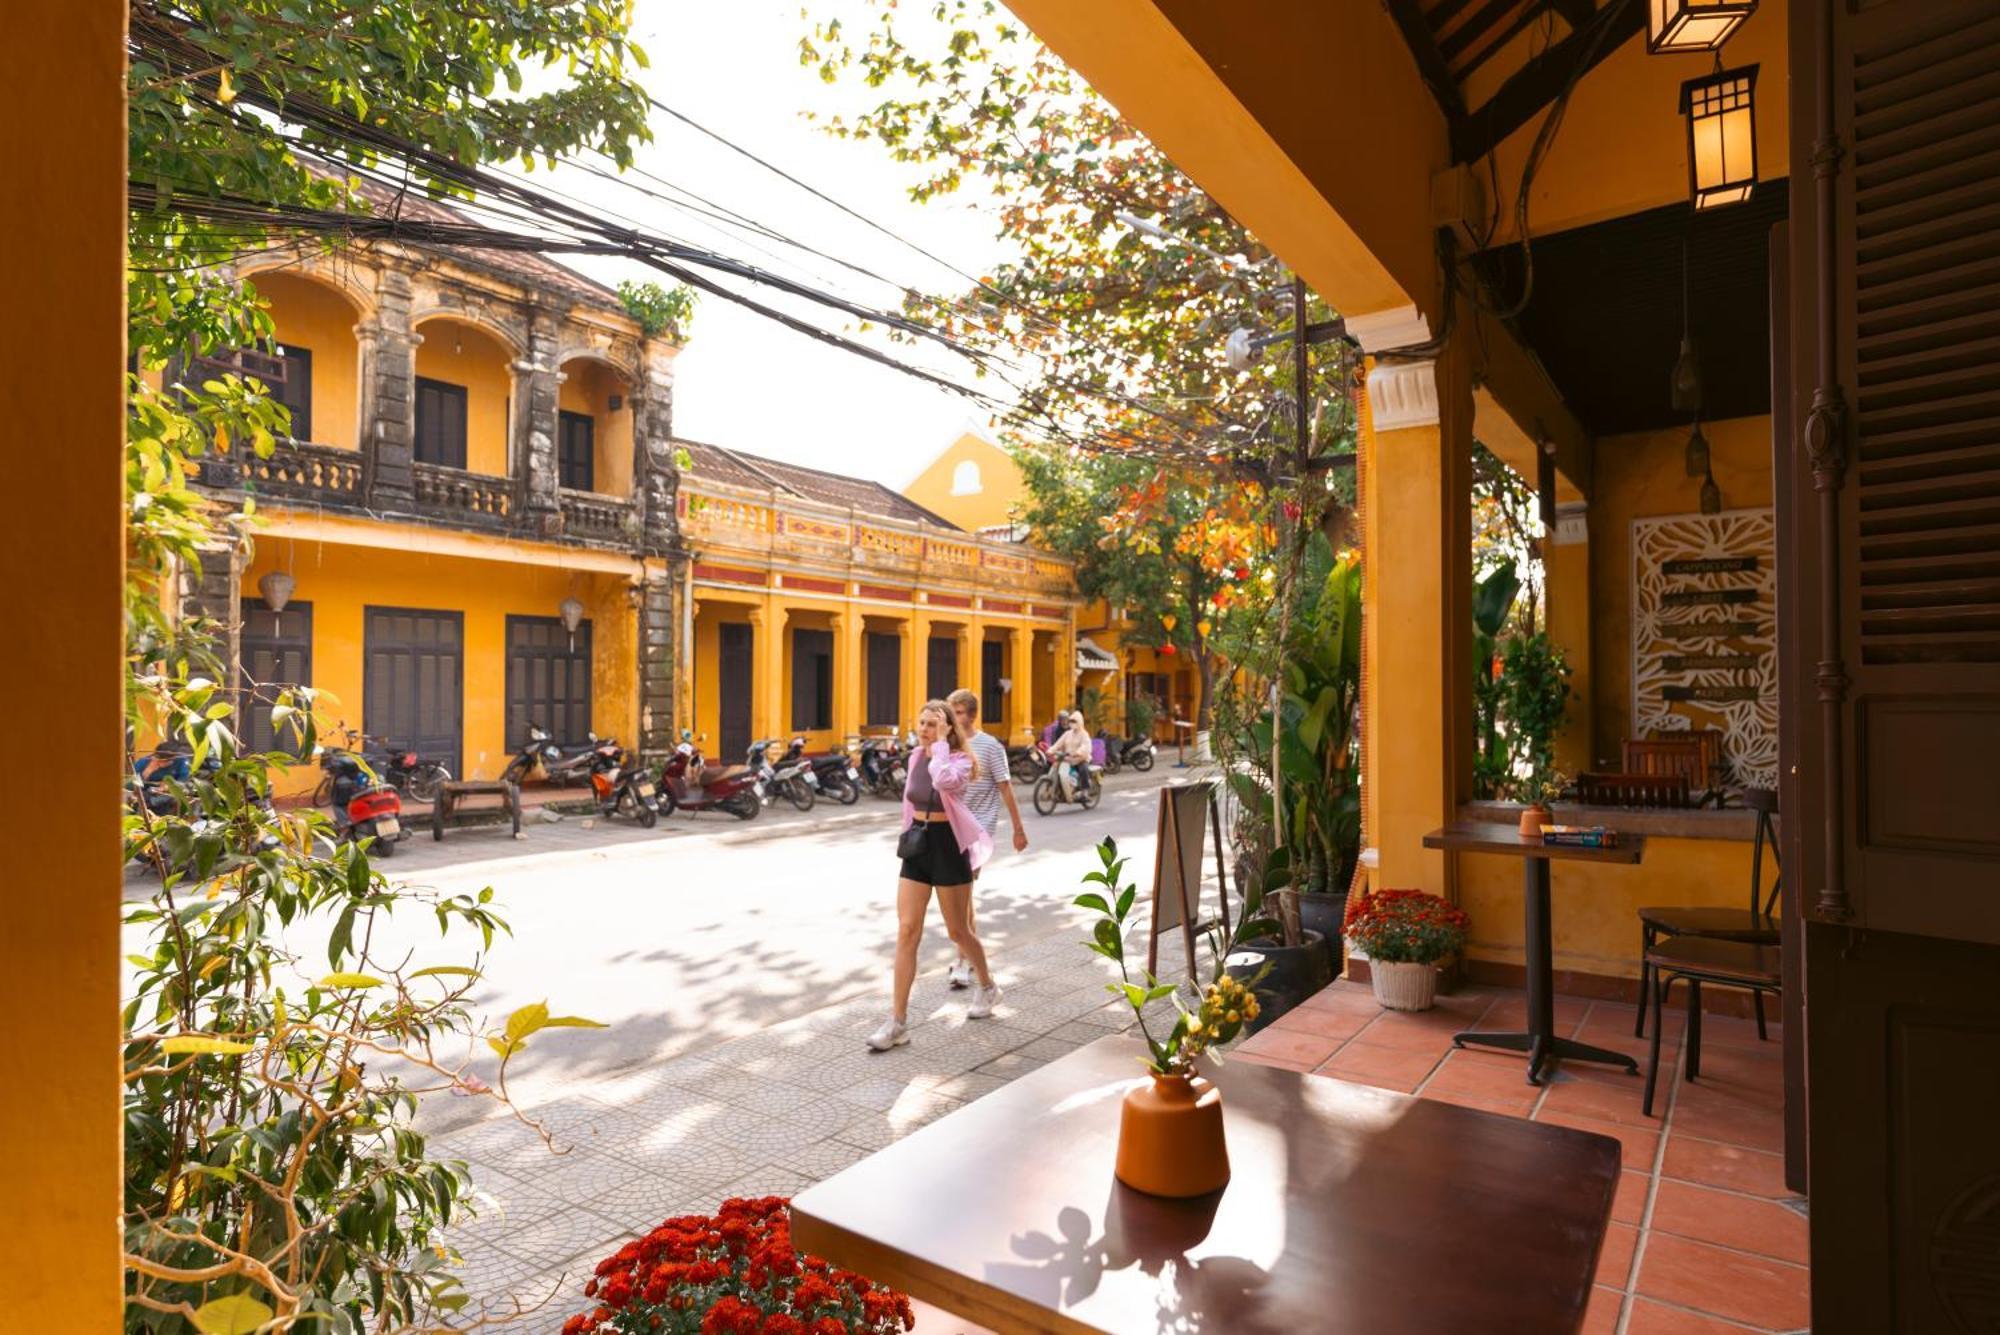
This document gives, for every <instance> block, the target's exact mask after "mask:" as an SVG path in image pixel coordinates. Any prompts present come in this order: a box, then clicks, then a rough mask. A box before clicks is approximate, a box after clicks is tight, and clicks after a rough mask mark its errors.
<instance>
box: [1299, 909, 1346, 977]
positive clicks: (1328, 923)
mask: <svg viewBox="0 0 2000 1335" xmlns="http://www.w3.org/2000/svg"><path fill="white" fill-rule="evenodd" d="M1346 917H1347V892H1346V891H1345V890H1341V891H1337V892H1335V893H1333V894H1326V895H1300V896H1299V925H1300V926H1301V927H1303V928H1305V929H1306V930H1307V931H1311V932H1318V933H1319V934H1320V936H1321V937H1323V938H1325V943H1326V962H1327V965H1328V967H1329V968H1331V969H1332V971H1333V972H1332V975H1331V976H1332V977H1334V978H1338V977H1340V975H1341V974H1342V973H1343V972H1344V971H1345V970H1346V968H1347V961H1346V959H1345V958H1344V955H1345V951H1343V950H1342V948H1341V947H1342V945H1343V942H1344V938H1343V937H1342V935H1341V923H1342V922H1343V921H1344V920H1345V919H1346Z"/></svg>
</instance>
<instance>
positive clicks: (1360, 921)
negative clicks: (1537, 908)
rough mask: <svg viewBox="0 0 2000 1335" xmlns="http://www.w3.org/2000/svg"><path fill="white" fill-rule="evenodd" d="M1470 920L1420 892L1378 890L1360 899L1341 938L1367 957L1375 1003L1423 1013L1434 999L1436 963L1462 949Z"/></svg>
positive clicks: (1454, 908)
mask: <svg viewBox="0 0 2000 1335" xmlns="http://www.w3.org/2000/svg"><path fill="white" fill-rule="evenodd" d="M1471 926H1472V919H1471V918H1469V917H1468V916H1466V912H1465V910H1464V909H1461V908H1459V907H1458V906H1456V905H1454V904H1447V903H1445V901H1444V900H1442V899H1440V898H1438V897H1437V896H1436V895H1430V894H1425V893H1424V892H1423V891H1421V890H1378V891H1376V892H1375V893H1374V894H1372V895H1370V896H1368V898H1366V899H1364V900H1363V901H1361V905H1360V907H1359V908H1357V909H1356V910H1355V912H1354V914H1353V915H1352V916H1351V917H1350V919H1349V920H1348V927H1347V934H1348V936H1349V937H1350V938H1352V939H1353V941H1354V944H1355V945H1357V946H1359V947H1360V948H1361V949H1362V950H1364V951H1365V952H1367V955H1368V976H1369V981H1370V982H1371V983H1372V985H1373V986H1374V989H1375V1000H1376V1001H1377V1002H1379V1003H1380V1004H1381V1005H1382V1006H1384V1007H1385V1008H1387V1009H1389V1010H1396V1011H1426V1010H1429V1009H1430V1008H1431V1006H1432V1005H1433V1004H1434V1003H1435V1002H1436V1001H1437V962H1438V961H1439V960H1441V959H1443V958H1445V957H1446V956H1447V955H1455V954H1457V953H1458V952H1459V951H1460V950H1461V949H1463V948H1464V946H1465V933H1466V931H1467V929H1468V928H1470V927H1471Z"/></svg>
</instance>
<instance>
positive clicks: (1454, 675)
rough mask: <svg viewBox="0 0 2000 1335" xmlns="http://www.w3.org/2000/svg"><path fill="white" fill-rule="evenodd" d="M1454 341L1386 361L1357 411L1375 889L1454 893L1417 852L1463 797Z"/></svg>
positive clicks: (1466, 551) (1431, 861)
mask: <svg viewBox="0 0 2000 1335" xmlns="http://www.w3.org/2000/svg"><path fill="white" fill-rule="evenodd" d="M1462 342H1463V338H1462V337H1461V338H1459V339H1454V340H1452V342H1451V344H1450V345H1448V346H1447V348H1446V350H1445V352H1444V354H1443V355H1442V356H1441V357H1440V358H1439V360H1437V361H1436V362H1407V361H1400V362H1398V361H1384V362H1378V363H1376V364H1375V365H1374V366H1373V367H1372V368H1371V370H1370V372H1369V376H1368V390H1367V396H1366V398H1367V405H1366V406H1367V412H1366V413H1364V415H1363V431H1362V438H1361V449H1362V451H1363V456H1364V457H1363V460H1362V485H1363V488H1364V490H1363V497H1362V500H1363V504H1362V516H1363V518H1362V540H1363V543H1364V545H1365V560H1366V565H1365V574H1364V579H1365V581H1366V593H1365V598H1366V602H1365V606H1366V608H1367V613H1366V617H1365V620H1364V622H1363V637H1364V640H1365V642H1366V648H1365V653H1366V656H1367V658H1366V661H1367V665H1368V676H1367V689H1366V691H1365V692H1364V696H1363V703H1362V708H1363V711H1364V713H1363V727H1364V733H1363V748H1364V756H1363V765H1364V768H1363V771H1362V772H1363V773H1364V774H1365V775H1367V776H1368V777H1367V784H1366V788H1365V790H1364V791H1365V792H1366V793H1367V801H1368V812H1367V817H1368V822H1367V829H1368V834H1369V838H1370V842H1371V843H1372V845H1373V846H1374V847H1375V848H1376V849H1377V850H1378V853H1379V859H1380V860H1379V864H1378V867H1379V873H1378V875H1377V876H1376V878H1375V884H1376V885H1378V886H1396V887H1399V888H1401V887H1421V888H1423V889H1426V890H1430V891H1432V892H1434V893H1442V894H1448V893H1449V892H1450V891H1451V888H1452V887H1451V882H1450V878H1449V873H1448V871H1447V868H1446V865H1445V859H1444V856H1443V855H1442V854H1440V853H1436V852H1432V851H1430V850H1427V849H1425V848H1424V847H1423V837H1424V835H1425V834H1426V833H1428V832H1429V831H1431V830H1433V829H1435V828H1437V827H1438V826H1440V825H1444V824H1446V823H1447V822H1449V821H1450V820H1451V819H1452V818H1453V816H1454V815H1455V814H1456V811H1457V808H1458V804H1459V802H1460V801H1461V800H1463V799H1464V798H1465V797H1466V796H1467V795H1469V790H1470V783H1471V762H1470V741H1471V733H1472V688H1471V678H1470V675H1469V674H1470V672H1471V667H1470V655H1471V638H1472V622H1471V616H1472V613H1471V556H1470V552H1471V533H1470V527H1471V520H1470V509H1471V503H1470V490H1471V446H1472V393H1471V382H1470V378H1469V376H1468V375H1467V373H1466V370H1465V356H1464V354H1463V352H1462V351H1461V350H1460V347H1459V345H1460V344H1462Z"/></svg>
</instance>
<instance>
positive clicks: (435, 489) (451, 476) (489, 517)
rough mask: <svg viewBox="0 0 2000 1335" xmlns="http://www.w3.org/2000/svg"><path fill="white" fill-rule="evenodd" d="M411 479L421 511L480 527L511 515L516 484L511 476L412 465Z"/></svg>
mask: <svg viewBox="0 0 2000 1335" xmlns="http://www.w3.org/2000/svg"><path fill="white" fill-rule="evenodd" d="M411 480H412V485H413V487H414V490H415V494H416V499H417V506H418V508H419V509H421V510H425V511H428V512H432V513H436V514H440V515H443V516H445V517H448V518H452V519H459V520H464V521H467V522H472V523H477V524H481V525H482V526H484V525H492V526H504V525H505V524H506V523H507V522H508V520H509V519H510V518H511V517H512V516H513V514H514V509H515V503H516V485H515V483H514V480H513V479H511V478H504V477H489V476H488V475H486V474H484V473H472V472H467V471H466V470H465V469H463V468H446V467H444V466H443V465H441V464H415V465H413V466H412V468H411Z"/></svg>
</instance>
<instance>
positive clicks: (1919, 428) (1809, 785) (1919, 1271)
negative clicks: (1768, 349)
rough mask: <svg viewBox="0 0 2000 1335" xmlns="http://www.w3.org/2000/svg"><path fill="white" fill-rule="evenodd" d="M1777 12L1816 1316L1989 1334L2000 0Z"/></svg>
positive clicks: (1999, 866)
mask: <svg viewBox="0 0 2000 1335" xmlns="http://www.w3.org/2000/svg"><path fill="white" fill-rule="evenodd" d="M1790 18H1791V22H1792V24H1793V25H1794V29H1795V33H1794V41H1793V43H1792V50H1793V51H1794V53H1795V57H1796V59H1798V61H1799V64H1798V65H1796V66H1795V68H1794V71H1793V79H1792V139H1793V151H1792V162H1793V165H1794V170H1795V172H1796V173H1797V174H1796V176H1795V178H1794V180H1795V186H1794V208H1793V222H1792V228H1793V235H1792V257H1793V262H1792V267H1791V271H1790V275H1789V277H1790V284H1791V290H1792V293H1793V303H1792V312H1793V320H1792V325H1791V335H1792V342H1793V345H1794V353H1793V361H1792V368H1793V387H1792V389H1793V392H1792V394H1791V396H1790V409H1791V413H1792V416H1793V420H1794V421H1796V422H1797V423H1799V424H1800V428H1801V429H1800V431H1799V432H1798V433H1797V437H1796V439H1794V440H1791V441H1787V442H1783V443H1782V445H1781V448H1780V450H1779V455H1778V458H1779V465H1778V467H1779V476H1778V485H1779V487H1780V488H1781V489H1785V490H1786V491H1787V492H1788V496H1789V500H1790V505H1789V507H1787V508H1788V509H1789V511H1790V512H1791V517H1792V522H1791V529H1792V531H1790V532H1788V533H1783V534H1781V535H1780V543H1779V548H1780V553H1781V555H1780V563H1781V575H1782V579H1783V581H1784V582H1783V583H1782V584H1781V589H1789V590H1790V594H1791V598H1792V603H1791V606H1792V607H1793V608H1794V609H1795V611H1794V612H1793V615H1795V616H1796V617H1797V618H1798V621H1797V623H1796V624H1795V627H1794V630H1795V631H1796V635H1795V637H1794V639H1793V641H1792V642H1793V643H1795V644H1796V645H1797V646H1798V652H1797V653H1796V654H1795V655H1794V656H1793V659H1792V661H1790V662H1789V663H1787V664H1786V665H1785V666H1784V669H1783V673H1784V682H1785V685H1784V697H1783V706H1782V707H1783V709H1784V710H1785V711H1787V714H1788V716H1789V717H1790V719H1791V721H1792V722H1793V724H1795V725H1796V726H1795V729H1794V731H1793V738H1792V742H1791V752H1790V754H1789V755H1788V756H1787V757H1786V759H1785V764H1784V766H1783V768H1784V771H1785V773H1784V783H1785V789H1786V791H1785V795H1784V800H1785V812H1786V817H1785V822H1786V829H1785V838H1786V841H1787V844H1788V845H1789V847H1788V850H1787V851H1788V852H1789V853H1790V854H1791V855H1792V856H1791V857H1790V858H1788V860H1787V861H1786V864H1785V866H1786V872H1787V875H1786V886H1787V888H1788V889H1794V888H1795V889H1796V892H1797V893H1799V894H1800V895H1801V908H1802V909H1803V910H1804V913H1805V916H1806V919H1807V923H1806V931H1805V936H1806V943H1805V945H1806V982H1805V992H1806V1021H1805V1022H1806V1031H1807V1085H1808V1126H1809V1135H1808V1142H1809V1151H1810V1163H1809V1184H1810V1190H1811V1204H1812V1225H1811V1226H1812V1261H1813V1273H1812V1287H1813V1317H1814V1320H1813V1329H1814V1331H1815V1332H1817V1333H1818V1335H1830V1333H1837V1332H1848V1331H1852V1332H1865V1333H1866V1335H1891V1333H1892V1332H1893V1333H1902V1332H1907V1333H1908V1335H1919V1333H1920V1332H1921V1333H1922V1335H1931V1333H1933V1332H1936V1333H1937V1335H1946V1333H1948V1332H1965V1333H1966V1335H1972V1332H1988V1331H1992V1330H1995V1329H1996V1328H2000V4H1996V3H1994V0H1979V2H1977V3H1974V2H1971V0H1872V3H1871V2H1869V0H1852V2H1850V3H1842V4H1828V5H1807V4H1802V3H1795V4H1793V5H1792V6H1791V10H1790ZM1822 25H1823V26H1822ZM1807 57H1810V59H1807Z"/></svg>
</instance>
